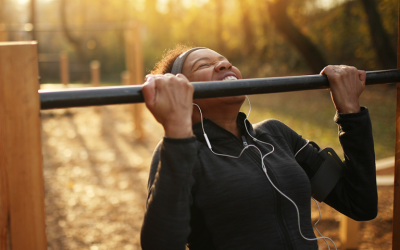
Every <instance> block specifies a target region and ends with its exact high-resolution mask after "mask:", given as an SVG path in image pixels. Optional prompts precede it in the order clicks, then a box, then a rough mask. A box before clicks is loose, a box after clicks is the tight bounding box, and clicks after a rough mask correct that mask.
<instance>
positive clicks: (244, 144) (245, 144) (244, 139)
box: [242, 135, 248, 147]
mask: <svg viewBox="0 0 400 250" xmlns="http://www.w3.org/2000/svg"><path fill="white" fill-rule="evenodd" d="M242 141H243V146H244V147H247V146H248V144H247V141H246V138H245V137H244V135H242Z"/></svg>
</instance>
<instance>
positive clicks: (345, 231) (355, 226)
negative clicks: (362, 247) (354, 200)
mask: <svg viewBox="0 0 400 250" xmlns="http://www.w3.org/2000/svg"><path fill="white" fill-rule="evenodd" d="M359 228H360V222H358V221H355V220H353V219H350V218H349V217H347V216H345V215H342V218H341V220H340V231H339V234H340V235H339V236H340V241H341V243H342V248H341V249H343V250H347V249H358V231H359Z"/></svg>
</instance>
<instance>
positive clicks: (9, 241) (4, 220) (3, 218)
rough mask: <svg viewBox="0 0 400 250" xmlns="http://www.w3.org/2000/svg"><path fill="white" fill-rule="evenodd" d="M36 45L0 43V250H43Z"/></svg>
mask: <svg viewBox="0 0 400 250" xmlns="http://www.w3.org/2000/svg"><path fill="white" fill-rule="evenodd" d="M38 76H39V71H38V58H37V44H36V42H8V43H0V121H1V122H0V138H1V143H0V178H1V179H0V180H1V184H0V188H1V189H0V201H1V206H0V208H1V209H0V226H1V228H0V232H1V235H0V236H1V239H0V242H1V243H0V249H2V250H3V249H7V248H8V246H9V245H11V247H12V250H26V249H31V250H45V249H47V242H46V232H45V206H44V187H43V169H42V151H41V150H42V145H41V130H40V101H39V95H38V94H37V92H38V89H39V79H38Z"/></svg>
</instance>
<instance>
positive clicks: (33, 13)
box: [29, 0, 37, 40]
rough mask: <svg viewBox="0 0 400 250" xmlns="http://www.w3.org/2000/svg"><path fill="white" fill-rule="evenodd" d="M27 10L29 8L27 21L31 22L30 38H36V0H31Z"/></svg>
mask: <svg viewBox="0 0 400 250" xmlns="http://www.w3.org/2000/svg"><path fill="white" fill-rule="evenodd" d="M29 10H30V17H29V22H30V23H31V24H32V30H31V39H32V40H37V37H36V0H31V4H30V7H29Z"/></svg>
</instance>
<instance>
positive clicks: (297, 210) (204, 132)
mask: <svg viewBox="0 0 400 250" xmlns="http://www.w3.org/2000/svg"><path fill="white" fill-rule="evenodd" d="M246 98H247V100H248V102H249V112H248V114H247V116H246V118H245V119H244V126H245V129H246V132H247V134H248V135H249V136H250V137H251V138H253V140H254V141H258V142H260V143H263V144H266V145H269V146H271V147H272V150H271V151H270V152H268V153H266V154H265V155H263V154H262V152H261V150H260V149H259V148H258V147H257V146H255V145H252V144H247V145H246V146H244V148H243V149H242V151H241V152H240V154H239V155H238V156H233V155H226V154H219V153H216V152H214V151H213V150H212V146H211V143H210V141H209V139H208V136H207V134H206V131H205V130H204V124H203V113H202V112H201V109H200V106H199V105H197V104H196V103H193V105H195V106H196V107H197V108H198V109H199V112H200V119H201V127H202V129H203V135H204V139H205V140H206V142H207V145H208V148H209V149H210V151H211V152H212V153H213V154H215V155H218V156H224V157H230V158H235V159H237V158H240V157H241V156H242V154H243V153H244V151H245V150H246V149H248V148H250V147H254V148H255V149H256V150H257V151H258V152H259V153H260V155H261V167H262V169H263V172H264V174H265V176H266V177H267V179H268V181H269V182H270V183H271V185H272V186H273V187H274V189H275V190H276V191H277V192H279V193H280V194H281V195H282V196H283V197H285V198H286V199H287V200H288V201H290V202H291V203H292V204H293V206H294V207H295V209H296V213H297V224H298V227H299V233H300V235H301V237H303V239H305V240H308V241H313V240H319V239H323V240H324V241H325V243H326V244H327V246H328V250H330V247H329V244H328V242H327V241H326V239H328V240H330V241H331V242H332V243H333V245H334V246H335V249H336V250H337V247H336V244H335V242H333V240H332V239H331V238H329V237H325V236H323V235H322V234H321V233H320V231H319V230H318V228H317V223H318V222H319V220H320V219H321V210H320V208H319V205H318V204H317V206H318V212H319V215H320V217H319V219H318V221H317V222H316V223H315V226H314V227H315V229H316V230H317V232H318V233H319V235H320V236H321V237H317V238H307V237H305V236H304V235H303V233H302V232H301V226H300V212H299V208H298V207H297V205H296V203H295V202H294V201H293V200H292V199H290V198H289V197H288V196H287V195H286V194H284V193H283V192H282V191H281V190H279V189H278V188H277V187H276V186H275V184H274V183H273V182H272V180H271V179H270V178H269V175H268V173H267V168H266V167H265V164H264V158H265V157H266V156H268V155H270V154H272V153H273V152H274V151H275V147H274V146H273V145H272V144H270V143H267V142H263V141H260V140H258V139H257V138H255V137H253V136H252V135H251V134H250V133H249V130H248V129H247V124H246V121H247V117H249V116H250V112H251V103H250V99H249V97H248V96H247V95H246ZM308 144H309V140H307V143H306V144H305V145H304V146H303V147H302V148H300V150H299V151H297V153H296V154H295V157H296V155H297V154H298V153H299V152H300V151H301V150H302V149H303V148H305V147H306V146H307V145H308ZM311 198H312V197H311ZM312 199H313V200H314V198H312ZM314 201H315V200H314Z"/></svg>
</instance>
